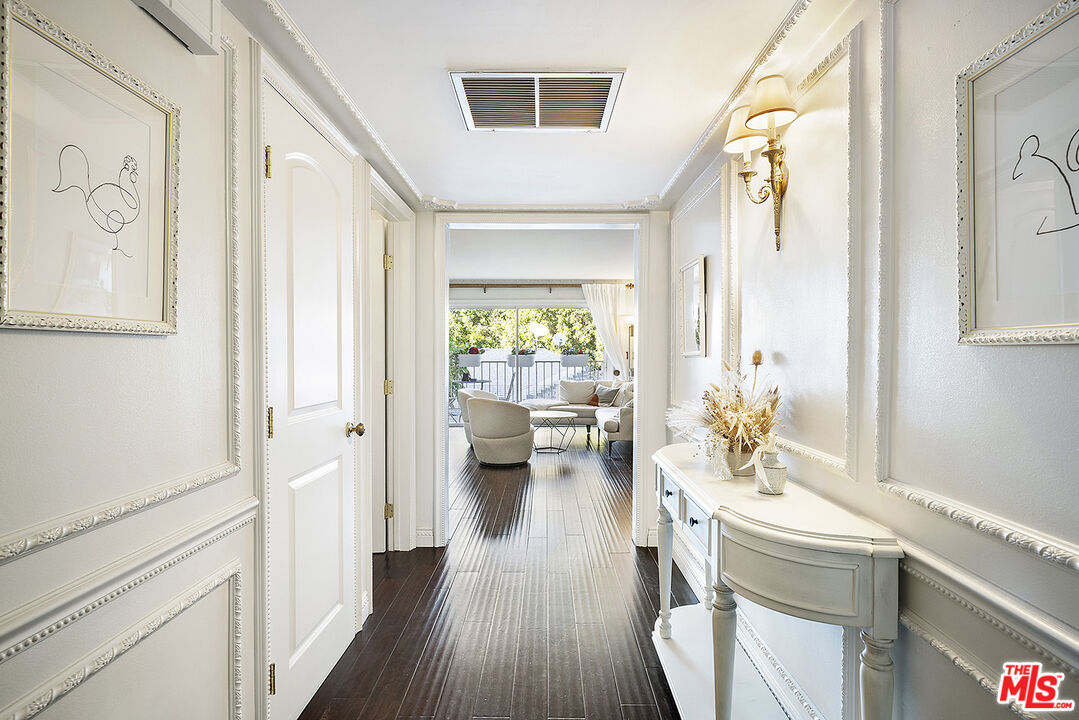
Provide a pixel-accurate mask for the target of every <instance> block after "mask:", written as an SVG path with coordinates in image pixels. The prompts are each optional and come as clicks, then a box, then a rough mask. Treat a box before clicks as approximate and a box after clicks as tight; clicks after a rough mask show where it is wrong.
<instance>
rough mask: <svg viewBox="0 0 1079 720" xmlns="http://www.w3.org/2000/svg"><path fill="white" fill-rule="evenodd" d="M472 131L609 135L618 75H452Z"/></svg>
mask: <svg viewBox="0 0 1079 720" xmlns="http://www.w3.org/2000/svg"><path fill="white" fill-rule="evenodd" d="M450 78H451V79H452V80H453V87H454V89H455V90H456V91H457V100H458V102H460V103H461V114H462V116H463V117H464V120H465V125H466V126H467V127H468V129H469V130H471V131H493V130H516V131H518V132H520V131H532V132H537V131H539V132H543V131H547V132H606V131H607V125H608V123H610V120H611V110H612V109H613V108H614V100H615V97H616V96H617V95H618V86H619V85H620V84H621V82H622V73H621V72H620V71H619V72H451V73H450Z"/></svg>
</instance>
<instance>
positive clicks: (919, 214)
mask: <svg viewBox="0 0 1079 720" xmlns="http://www.w3.org/2000/svg"><path fill="white" fill-rule="evenodd" d="M1044 10H1045V3H1044V2H1041V1H1040V0H1037V1H1032V2H1017V3H1006V4H1005V3H995V4H992V5H991V6H986V5H985V4H984V3H978V2H975V1H974V0H969V1H965V0H964V1H960V2H950V3H938V2H933V1H932V0H902V2H897V3H889V2H884V3H878V2H876V1H875V0H855V1H854V2H850V3H845V2H825V3H816V2H814V3H812V4H811V5H810V6H809V8H808V9H807V10H806V12H805V13H804V15H802V17H801V18H800V19H799V20H798V22H797V23H796V25H795V26H794V27H793V29H792V30H791V31H790V33H789V34H788V35H787V37H786V39H785V40H784V41H783V44H782V46H781V47H780V49H779V50H778V51H777V52H776V53H775V55H774V56H773V57H772V58H771V59H770V60H769V61H767V62H766V64H765V66H764V67H763V68H762V70H761V72H762V73H763V72H769V71H772V72H783V73H784V74H786V76H787V78H788V80H790V81H791V84H792V85H797V84H798V83H799V81H800V80H802V78H805V77H806V76H807V75H809V74H810V73H811V72H812V71H813V70H814V68H816V67H817V66H818V63H819V62H820V61H821V60H823V59H824V58H825V57H826V56H828V54H829V51H830V50H832V48H834V47H837V46H838V45H839V44H840V43H841V41H843V39H844V38H845V37H846V36H847V35H848V33H850V32H851V31H853V33H854V34H853V35H852V40H853V43H852V45H851V49H850V50H849V51H847V52H840V53H838V57H834V58H833V60H832V62H831V63H829V64H827V65H825V66H824V67H825V68H827V69H825V70H824V71H823V74H821V75H820V76H819V79H818V80H817V81H816V82H815V83H814V84H813V85H812V86H811V87H809V88H807V89H806V90H805V93H804V95H803V96H802V97H800V98H799V99H798V105H799V109H800V111H801V113H802V115H801V117H800V118H799V119H798V121H796V122H795V124H794V125H792V126H791V127H790V129H789V131H788V132H786V133H785V134H784V143H785V145H786V147H787V156H786V157H787V161H788V163H789V167H790V172H791V181H790V188H789V190H788V193H787V196H786V199H785V204H784V209H783V249H782V251H781V252H779V253H776V251H775V249H774V238H773V232H772V218H771V209H770V207H768V206H765V207H760V206H756V205H753V204H751V203H750V202H749V201H748V200H747V199H746V197H745V191H744V185H743V182H742V180H741V178H739V177H738V176H737V170H738V169H740V168H738V167H735V166H734V165H733V164H731V163H729V162H728V160H729V158H728V156H722V155H720V156H717V157H716V160H715V162H713V164H712V166H711V167H710V168H709V169H708V171H706V172H705V173H704V174H702V175H701V176H700V177H699V178H697V180H696V181H695V182H694V183H693V185H692V186H691V187H690V189H689V190H688V191H687V192H686V193H685V194H684V195H683V196H682V197H681V198H680V199H679V200H678V201H677V202H676V203H675V206H674V208H673V210H672V250H671V253H672V258H671V268H672V272H671V280H672V288H673V287H676V286H675V281H676V278H677V268H678V267H680V266H681V265H682V264H684V263H685V262H686V261H688V260H689V259H691V258H692V257H694V256H695V255H697V254H698V253H704V254H706V255H707V263H708V266H707V273H708V281H707V286H708V288H707V289H708V293H709V300H708V306H709V333H710V336H709V356H708V357H706V358H682V357H681V356H680V355H678V354H677V352H674V353H672V359H671V362H672V378H671V388H672V400H688V399H694V398H696V397H698V396H699V394H700V392H701V390H703V387H704V385H705V383H707V382H708V381H710V380H713V379H714V378H715V377H716V375H717V373H718V369H719V367H720V364H721V361H722V360H723V359H724V358H726V357H727V356H728V352H732V354H733V356H734V357H735V359H739V360H740V361H741V366H742V367H743V368H746V367H749V362H748V358H749V356H750V354H751V353H752V352H753V350H755V349H761V350H762V351H763V353H764V357H765V369H766V370H767V372H768V374H769V376H770V378H771V379H772V380H774V381H775V382H777V383H778V384H779V386H780V389H781V391H782V393H783V420H782V427H781V432H780V434H781V435H782V436H783V438H784V439H785V440H786V441H787V442H786V448H787V450H788V452H785V453H784V454H783V459H784V460H785V462H786V463H787V464H788V465H789V467H790V474H791V478H792V480H794V481H798V482H802V483H805V484H807V485H808V486H810V487H811V488H813V489H815V490H817V491H818V492H821V493H822V494H824V495H826V496H828V497H830V498H832V499H834V500H836V501H837V502H840V503H842V504H844V505H846V506H848V507H850V508H852V509H854V510H856V511H860V512H862V513H864V514H865V515H867V516H869V517H871V518H873V519H875V520H877V521H878V522H880V523H882V524H884V525H886V526H889V527H891V528H893V529H894V530H895V531H896V532H897V534H898V535H899V536H900V538H901V541H902V542H903V545H904V548H905V549H906V551H907V554H908V557H907V558H906V559H905V560H904V562H903V564H902V572H901V573H900V583H901V585H900V599H901V613H902V626H901V628H900V636H899V640H898V641H897V645H896V652H895V657H896V666H897V682H896V717H897V718H903V719H908V720H913V719H914V718H930V717H932V718H937V717H948V718H959V719H965V718H969V719H970V720H974V719H976V718H977V719H979V720H980V719H982V718H993V717H999V718H1005V717H1011V716H1012V715H1011V712H1010V711H1009V710H1008V709H1007V708H1002V707H1001V706H998V705H997V704H996V702H995V700H994V698H992V697H991V696H990V695H989V694H988V693H987V692H985V691H984V690H983V689H982V688H981V687H979V683H980V682H984V681H986V680H987V681H988V683H989V684H992V683H995V682H996V681H997V680H998V678H999V673H1000V665H1001V663H1002V662H1004V661H1005V660H1013V659H1029V660H1038V661H1041V662H1045V663H1046V664H1049V665H1052V666H1055V667H1058V668H1062V669H1064V670H1065V671H1067V672H1068V673H1069V679H1068V680H1067V681H1066V682H1065V685H1068V684H1069V683H1070V686H1071V687H1072V688H1079V671H1077V670H1076V669H1075V668H1076V665H1077V664H1079V662H1077V661H1079V632H1077V631H1076V630H1075V628H1076V627H1079V606H1077V605H1076V604H1075V602H1074V598H1075V597H1076V596H1077V592H1079V573H1077V571H1076V565H1075V563H1074V561H1073V562H1072V563H1071V565H1070V567H1069V566H1066V565H1065V564H1064V563H1062V562H1054V561H1053V559H1052V558H1051V557H1047V556H1048V555H1050V554H1051V553H1043V554H1042V555H1041V556H1040V555H1039V553H1038V548H1039V547H1042V546H1050V547H1055V548H1058V549H1059V551H1060V556H1061V557H1063V558H1065V559H1067V558H1068V557H1069V556H1070V557H1071V558H1073V560H1074V557H1076V555H1079V526H1077V525H1076V523H1075V521H1074V508H1075V506H1076V504H1077V503H1079V488H1077V487H1076V485H1075V482H1074V480H1075V477H1076V473H1075V470H1074V468H1075V467H1076V465H1077V461H1079V446H1077V445H1076V443H1075V438H1076V437H1077V436H1079V403H1077V402H1076V399H1077V398H1079V393H1077V392H1076V391H1075V388H1076V387H1077V386H1079V382H1077V381H1079V348H1076V347H1075V346H1057V347H1046V346H1043V347H1036V346H1035V347H1001V348H989V347H971V346H960V345H959V344H958V343H957V337H958V333H957V312H958V310H957V291H956V285H957V282H956V279H957V275H956V231H955V222H956V203H955V152H954V150H955V113H954V107H955V76H956V74H957V73H958V72H959V71H960V70H961V69H963V68H964V67H965V66H966V65H967V64H969V63H970V62H972V61H973V60H975V59H976V58H978V57H979V56H981V55H982V54H983V53H985V52H987V51H988V50H990V49H991V48H993V47H994V46H995V45H996V44H997V43H998V42H1000V41H1001V40H1002V39H1004V38H1005V37H1007V36H1008V35H1010V34H1011V33H1012V32H1014V31H1015V30H1016V29H1017V28H1019V27H1020V26H1021V25H1023V24H1025V23H1026V22H1029V21H1030V20H1031V19H1032V18H1033V17H1034V16H1035V15H1037V14H1039V13H1040V12H1042V11H1044ZM892 13H894V19H893V17H892ZM882 18H883V21H884V22H883V33H882ZM893 31H894V41H893V40H892V39H891V38H892V35H891V33H892V32H893ZM882 45H883V48H884V57H885V59H886V60H885V63H884V64H882V61H881V49H882ZM851 63H854V65H853V66H852V65H851ZM889 63H894V65H889ZM852 67H853V70H854V72H853V73H850V72H849V71H850V70H851V68H852ZM889 67H894V76H890V75H888V74H887V73H886V74H885V81H884V85H883V88H884V89H883V91H882V83H881V73H882V68H883V69H884V70H887V69H888V68H889ZM892 77H894V88H893V85H892V79H891V78H892ZM882 113H883V115H882ZM882 118H883V124H882ZM891 118H894V124H893V123H892V122H891ZM848 128H849V133H848ZM893 128H894V130H893ZM882 138H883V143H884V145H883V150H882V146H881V142H882ZM848 158H849V161H850V162H849V166H848ZM882 158H883V166H882V164H881V162H882ZM766 167H767V164H766V161H764V160H763V159H759V158H758V160H757V167H756V169H757V170H758V171H760V172H761V173H762V174H763V172H764V171H765V169H766ZM882 167H883V178H884V188H885V192H884V194H883V195H882V194H881V193H880V190H879V188H880V182H879V178H880V177H881V176H882V175H881V172H882ZM760 177H761V176H760V175H758V177H757V179H756V184H759V182H760ZM882 198H883V203H884V204H883V209H882V205H881V203H882ZM728 258H730V259H732V261H733V263H734V265H733V269H734V272H733V273H731V274H730V277H728V276H727V273H726V264H725V263H726V262H727V259H728ZM882 264H883V268H884V273H883V275H881V267H882ZM882 278H883V284H882V280H881V279H882ZM882 288H883V289H882ZM731 291H733V293H732V292H731ZM881 293H883V297H881ZM878 308H883V314H882V313H881V311H879V310H878ZM729 313H733V317H731V316H729V315H728V314H729ZM729 319H733V327H734V330H735V332H734V336H733V338H732V339H731V342H727V334H728V331H729V328H730V327H731V326H732V324H731V323H729V322H728V320H729ZM672 324H673V323H672ZM881 331H882V332H883V335H881V334H880V333H881ZM672 347H673V348H675V349H676V348H677V338H674V339H673V340H672ZM878 350H880V353H879V357H878ZM878 380H879V383H878ZM878 418H879V427H878ZM878 430H879V439H878ZM1017 446H1019V447H1045V448H1052V450H1050V451H1048V452H1045V453H1026V452H1017V451H1016V450H1015V448H1016V447H1017ZM1035 456H1036V457H1035ZM878 472H879V474H880V477H879V478H878ZM878 479H879V480H881V481H882V482H878ZM979 519H981V521H979ZM973 525H977V526H978V527H979V528H981V531H980V532H979V530H978V529H975V527H972V526H973ZM994 528H1001V530H1000V531H999V532H997V531H995V530H994ZM1016 532H1018V533H1020V534H1022V535H1026V536H1029V537H1030V538H1031V539H1032V540H1031V543H1030V546H1029V547H1024V544H1023V543H1019V542H1014V541H1012V542H1009V541H1008V540H1007V539H1006V538H1007V537H1012V538H1015V537H1017V536H1016V534H1015V533H1016ZM1009 533H1012V534H1011V535H1009ZM1022 535H1020V536H1022ZM684 564H686V566H687V569H689V570H690V571H692V569H693V563H692V562H688V561H684ZM743 607H744V608H745V609H746V614H747V616H748V617H749V618H750V620H751V621H752V623H753V624H754V626H756V628H757V630H758V632H759V633H760V634H761V636H762V638H763V639H764V640H765V642H767V643H768V644H769V645H770V646H771V648H772V650H773V651H774V653H775V654H776V656H777V657H778V658H779V660H780V661H781V662H782V663H783V664H784V665H785V666H786V668H787V670H788V671H789V672H790V673H791V675H792V676H793V677H794V678H795V679H796V680H797V681H798V682H799V684H800V685H801V687H802V688H803V689H804V690H805V691H806V693H807V695H808V696H809V698H810V700H811V701H812V702H813V703H814V705H815V706H816V707H817V709H818V710H819V711H820V713H821V715H823V716H824V717H827V718H829V719H831V718H840V717H851V716H850V714H849V713H850V710H849V708H847V709H844V707H843V698H844V692H845V688H846V689H848V690H849V682H848V684H847V685H844V676H843V673H842V672H841V670H842V663H841V660H842V658H843V643H844V639H843V634H842V633H841V632H840V631H839V630H838V629H831V628H826V627H823V626H819V625H814V624H811V623H804V622H801V621H791V620H787V619H781V618H779V617H778V616H775V614H774V613H771V612H770V611H767V610H764V609H762V608H758V607H753V606H751V605H750V604H749V603H743ZM848 660H849V657H848ZM846 679H847V680H848V681H850V680H851V678H850V677H849V675H848V676H847V678H846Z"/></svg>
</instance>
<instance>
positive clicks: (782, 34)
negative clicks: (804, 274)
mask: <svg viewBox="0 0 1079 720" xmlns="http://www.w3.org/2000/svg"><path fill="white" fill-rule="evenodd" d="M810 2H812V0H797V1H796V2H795V4H794V7H792V8H791V9H790V11H789V12H788V13H787V16H786V17H785V18H784V19H783V22H781V23H780V24H779V27H777V28H776V30H775V32H773V33H772V36H771V37H770V38H768V41H767V42H766V43H765V44H764V47H763V48H761V50H760V52H758V53H757V57H756V58H754V59H753V62H752V63H750V65H749V68H748V69H747V70H746V72H745V74H743V75H742V78H741V79H740V80H739V81H738V84H736V85H735V86H734V90H732V91H731V94H730V95H728V96H727V99H726V100H724V101H723V105H721V106H720V109H719V112H718V113H716V115H715V116H714V117H713V118H712V121H711V122H710V123H709V124H708V127H707V128H706V129H705V131H704V133H703V134H702V135H701V136H700V137H699V138H698V139H697V142H696V143H695V144H694V145H693V147H692V148H691V149H690V151H689V155H687V156H686V159H685V160H683V161H682V164H681V165H679V166H678V168H677V169H676V170H675V171H674V175H672V176H671V179H670V180H668V181H667V184H666V185H664V186H663V190H661V191H660V193H659V197H660V200H665V199H666V198H667V196H668V195H670V193H671V190H673V189H674V185H675V183H677V182H678V180H679V178H681V177H682V175H684V174H685V172H686V171H687V170H688V169H689V166H690V164H691V163H692V162H693V161H694V160H695V159H696V158H697V156H698V155H700V154H701V152H702V151H703V150H704V146H705V145H707V144H708V141H709V140H711V139H712V136H713V135H715V134H716V132H717V131H718V130H719V128H720V127H721V126H722V124H723V123H724V122H726V120H727V117H728V116H729V115H730V112H731V110H732V109H733V108H734V104H735V102H736V101H737V100H738V98H739V96H741V94H742V93H743V92H745V89H746V88H747V87H749V84H750V83H751V82H752V81H753V80H754V79H755V78H756V77H757V75H758V74H759V73H760V71H761V68H762V67H763V65H764V63H765V62H767V61H768V59H769V58H770V57H772V55H773V54H775V51H776V50H778V49H779V46H780V45H781V44H782V43H783V40H784V39H786V37H787V35H789V34H790V31H791V30H792V29H793V28H794V26H795V25H796V24H797V23H798V20H799V19H800V18H801V17H802V15H803V14H804V13H805V11H806V8H808V7H809V4H810Z"/></svg>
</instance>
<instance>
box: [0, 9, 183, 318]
mask: <svg viewBox="0 0 1079 720" xmlns="http://www.w3.org/2000/svg"><path fill="white" fill-rule="evenodd" d="M0 9H2V13H3V16H4V18H3V19H4V23H3V28H4V30H3V32H4V35H5V37H4V48H5V58H4V59H5V63H6V72H5V74H4V86H3V95H2V100H0V102H2V103H3V109H4V117H5V118H6V123H5V126H4V127H3V128H2V133H3V138H2V144H0V152H2V153H3V157H0V162H2V167H3V176H2V178H0V181H2V183H3V195H2V197H3V198H4V201H3V213H2V218H0V326H2V327H8V328H29V329H45V330H81V331H93V332H115V333H146V334H167V333H175V332H176V200H177V183H178V177H177V175H178V166H179V154H178V146H179V108H177V107H176V106H175V105H174V104H173V103H171V102H170V101H169V100H168V99H166V98H165V97H163V96H162V95H161V94H159V93H157V92H156V91H154V90H152V89H151V88H149V87H147V86H146V85H145V84H144V83H142V82H141V81H139V80H138V79H137V78H135V77H133V76H132V75H129V74H128V73H127V72H125V71H124V70H122V69H120V68H119V67H118V66H117V65H116V64H115V63H113V62H112V61H110V60H109V59H108V58H106V57H104V56H102V55H101V54H100V53H99V52H97V51H96V50H94V49H93V47H92V46H91V45H90V44H88V43H85V42H83V41H81V40H79V39H77V38H75V37H73V36H72V35H71V34H69V33H68V32H67V31H65V30H64V29H62V28H60V27H57V26H56V25H54V24H52V23H51V22H50V21H49V20H48V19H47V18H45V17H43V16H41V15H40V14H38V13H37V12H36V11H34V10H33V9H32V8H30V7H29V6H28V5H26V4H25V3H22V2H19V1H18V0H2V4H0Z"/></svg>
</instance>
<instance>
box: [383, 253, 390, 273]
mask: <svg viewBox="0 0 1079 720" xmlns="http://www.w3.org/2000/svg"><path fill="white" fill-rule="evenodd" d="M382 269H383V270H393V255H389V254H387V253H383V255H382Z"/></svg>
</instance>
